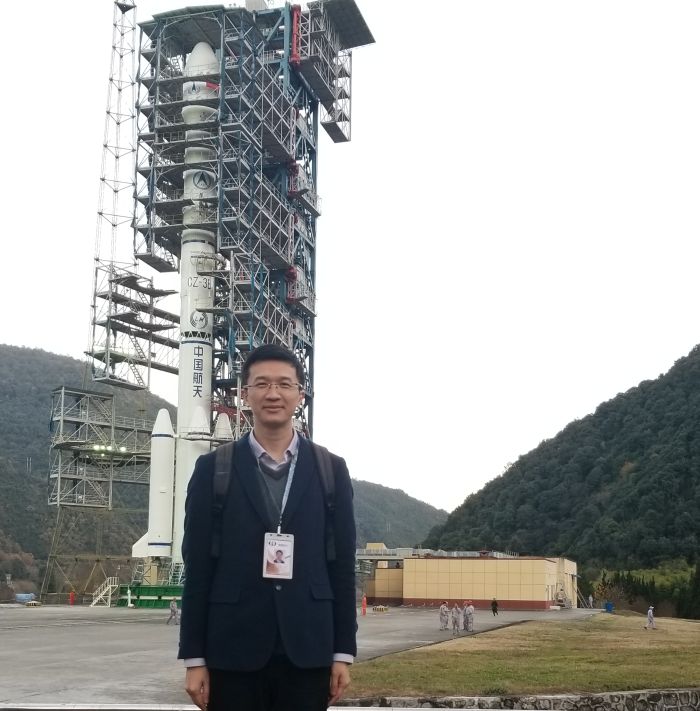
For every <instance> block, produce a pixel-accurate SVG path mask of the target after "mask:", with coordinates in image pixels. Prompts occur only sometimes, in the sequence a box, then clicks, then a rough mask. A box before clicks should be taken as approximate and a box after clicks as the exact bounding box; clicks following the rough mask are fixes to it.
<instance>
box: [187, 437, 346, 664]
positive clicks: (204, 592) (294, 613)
mask: <svg viewBox="0 0 700 711" xmlns="http://www.w3.org/2000/svg"><path fill="white" fill-rule="evenodd" d="M331 456H332V462H333V470H334V473H335V482H336V484H335V515H334V517H333V518H334V527H335V546H336V560H335V561H334V562H331V563H328V562H327V561H326V547H325V516H326V506H325V502H324V495H323V489H322V486H321V481H320V476H319V473H318V471H317V469H316V462H315V458H314V455H313V451H312V450H311V445H310V443H309V442H308V440H306V439H304V438H300V440H299V455H298V459H297V465H296V470H295V472H294V477H293V480H292V486H291V489H290V491H289V498H288V500H287V505H286V507H285V510H284V515H283V517H282V533H292V534H294V577H293V579H292V580H271V579H267V578H263V577H262V559H263V544H264V535H265V533H266V532H275V531H276V530H277V522H276V521H275V522H272V521H270V520H269V518H268V514H267V510H266V507H265V502H264V498H263V493H262V489H261V487H260V481H259V477H260V476H261V475H260V473H259V471H258V468H257V463H256V462H255V459H254V456H253V453H252V450H251V448H250V443H249V442H248V437H247V436H246V437H244V438H243V439H242V440H241V441H240V442H239V443H238V444H237V446H236V452H235V456H234V458H233V473H232V477H231V483H230V486H229V490H228V495H227V500H226V504H225V506H224V514H223V526H222V534H221V554H220V557H219V558H218V559H217V560H213V559H212V558H211V532H212V480H213V476H214V458H215V452H211V453H210V454H207V455H204V456H202V457H200V458H199V459H198V460H197V464H196V466H195V470H194V473H193V475H192V478H191V480H190V483H189V486H188V490H187V500H186V503H185V533H184V538H183V544H182V552H183V558H184V561H185V585H184V590H183V595H182V614H181V624H180V650H179V654H178V657H179V658H181V659H188V658H195V657H204V659H206V662H207V666H208V667H210V668H212V669H232V670H236V671H253V670H257V669H261V668H262V667H264V666H265V664H266V663H267V662H268V661H269V659H270V657H271V656H272V654H273V651H274V650H275V646H276V642H277V639H278V635H279V639H280V640H281V642H282V646H283V647H284V651H285V653H286V655H287V656H288V657H289V659H290V661H291V662H292V663H293V664H295V665H296V666H298V667H302V668H312V667H322V666H329V665H330V664H331V663H332V661H333V654H334V653H344V654H350V655H353V656H354V655H355V654H356V653H357V648H356V643H355V633H356V629H357V622H356V612H355V519H354V515H353V507H352V485H351V483H350V476H349V474H348V469H347V466H346V465H345V461H344V460H343V459H341V458H340V457H336V456H335V455H331Z"/></svg>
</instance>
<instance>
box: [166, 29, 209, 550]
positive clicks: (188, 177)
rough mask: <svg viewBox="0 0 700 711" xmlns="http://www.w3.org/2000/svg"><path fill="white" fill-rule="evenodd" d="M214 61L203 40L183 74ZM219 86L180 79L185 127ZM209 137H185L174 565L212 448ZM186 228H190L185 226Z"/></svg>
mask: <svg viewBox="0 0 700 711" xmlns="http://www.w3.org/2000/svg"><path fill="white" fill-rule="evenodd" d="M218 70H219V63H218V61H217V59H216V55H215V54H214V52H213V50H212V48H211V47H210V46H209V45H208V44H206V43H205V42H200V43H199V44H197V45H195V47H194V48H193V50H192V52H191V53H190V55H189V58H188V60H187V65H186V67H185V76H186V77H194V76H201V75H204V74H211V73H216V72H218ZM216 94H217V87H216V86H215V85H213V84H211V83H210V82H205V81H195V80H193V81H186V82H185V83H184V85H183V99H184V100H185V101H192V102H193V103H191V104H189V105H187V106H185V107H184V108H183V110H182V118H183V121H184V122H185V124H189V125H195V124H202V123H205V122H208V121H211V120H212V119H214V118H215V117H216V109H213V108H212V107H210V106H205V105H198V104H196V103H194V102H196V101H197V100H198V99H199V100H201V99H211V98H213V97H215V96H216ZM212 135H213V134H211V133H210V132H208V131H206V130H203V129H202V128H201V126H200V127H198V128H196V129H192V130H188V131H186V133H185V138H186V141H187V147H186V149H185V161H184V162H185V171H184V173H183V178H184V197H185V198H186V199H189V200H192V204H191V205H188V206H187V207H184V208H183V210H182V213H183V215H182V223H183V228H184V229H183V231H182V246H181V249H180V355H179V375H178V395H177V445H176V451H175V495H174V510H173V524H172V560H173V562H174V563H178V562H181V561H182V537H183V533H184V524H185V498H186V496H187V484H188V483H189V480H190V477H191V476H192V471H193V470H194V465H195V462H196V461H197V458H198V457H199V456H200V455H202V454H206V453H207V452H208V451H209V449H210V443H211V385H212V368H213V336H212V333H213V316H212V312H211V309H212V307H213V305H214V280H213V277H211V276H206V275H201V274H200V273H199V270H201V271H206V270H207V269H211V268H212V267H213V265H214V257H215V253H216V233H214V232H211V231H209V230H204V229H201V228H200V227H198V226H199V225H201V224H202V223H203V222H211V219H209V218H208V217H207V216H208V213H209V212H210V211H211V210H213V209H215V208H214V206H213V202H214V201H215V200H216V194H217V186H216V174H215V173H214V172H213V171H211V170H208V169H207V168H209V167H210V164H209V163H208V161H213V160H214V159H215V158H216V151H215V150H214V149H213V148H212V147H211V145H210V139H211V138H212ZM190 226H191V227H190Z"/></svg>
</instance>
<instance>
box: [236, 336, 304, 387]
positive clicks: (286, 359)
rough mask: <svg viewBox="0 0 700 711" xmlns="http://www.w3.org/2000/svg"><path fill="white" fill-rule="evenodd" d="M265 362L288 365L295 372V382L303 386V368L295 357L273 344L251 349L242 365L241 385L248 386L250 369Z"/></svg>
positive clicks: (287, 350)
mask: <svg viewBox="0 0 700 711" xmlns="http://www.w3.org/2000/svg"><path fill="white" fill-rule="evenodd" d="M266 360H278V361H281V362H282V363H289V365H291V366H292V367H293V368H294V370H295V371H296V375H297V380H298V382H299V383H300V384H301V385H304V368H303V367H302V365H301V363H300V362H299V360H298V359H297V357H296V356H295V355H294V353H292V351H290V350H289V349H287V348H284V347H283V346H277V345H275V344H273V343H266V344H265V345H262V346H258V347H257V348H255V349H253V350H252V351H251V352H250V353H249V354H248V357H247V358H246V359H245V363H243V372H242V373H241V377H242V378H243V385H247V384H248V377H249V376H250V368H251V366H253V365H255V364H256V363H262V362H264V361H266Z"/></svg>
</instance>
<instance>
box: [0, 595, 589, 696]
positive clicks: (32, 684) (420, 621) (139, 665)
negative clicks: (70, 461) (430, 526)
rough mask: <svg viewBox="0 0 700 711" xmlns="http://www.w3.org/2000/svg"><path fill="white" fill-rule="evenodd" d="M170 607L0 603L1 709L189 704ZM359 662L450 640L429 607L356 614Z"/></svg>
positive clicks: (513, 618) (480, 626)
mask: <svg viewBox="0 0 700 711" xmlns="http://www.w3.org/2000/svg"><path fill="white" fill-rule="evenodd" d="M592 612H596V611H591V610H557V611H554V610H553V611H544V612H539V611H538V612H528V611H504V612H501V613H500V614H499V616H498V617H493V616H492V614H491V612H490V611H488V610H477V611H476V614H475V619H474V629H475V632H476V633H479V632H484V631H487V630H489V629H494V628H496V627H502V626H505V625H509V624H513V623H517V622H522V621H525V620H550V621H557V620H572V619H583V618H586V617H588V616H590V615H591V613H592ZM168 614H169V613H168V610H143V609H125V608H106V607H101V608H100V607H95V608H89V607H51V606H46V607H36V608H28V607H23V606H19V605H18V606H13V605H6V606H3V605H0V640H1V642H2V643H1V644H0V704H17V705H23V706H24V705H28V704H130V705H131V704H187V702H188V699H187V696H186V695H185V692H184V691H183V684H184V672H183V667H182V663H181V662H179V661H178V660H177V659H176V655H177V638H178V630H179V628H178V627H176V626H175V625H172V624H171V625H166V624H165V622H166V620H167V618H168ZM358 623H359V635H358V648H359V650H358V660H366V659H371V658H372V657H377V656H381V655H384V654H391V653H393V652H398V651H401V650H404V649H412V648H414V647H420V646H424V645H427V644H434V643H436V642H441V641H444V640H447V639H452V635H451V632H440V631H439V629H438V628H439V623H438V613H437V610H434V609H427V610H426V609H416V608H389V610H388V611H387V612H384V613H373V612H371V611H369V612H368V614H367V616H366V617H362V616H360V617H358Z"/></svg>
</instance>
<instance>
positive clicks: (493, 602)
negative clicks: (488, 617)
mask: <svg viewBox="0 0 700 711" xmlns="http://www.w3.org/2000/svg"><path fill="white" fill-rule="evenodd" d="M491 612H492V613H493V616H494V617H495V616H496V615H497V614H498V600H496V598H493V600H491Z"/></svg>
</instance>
